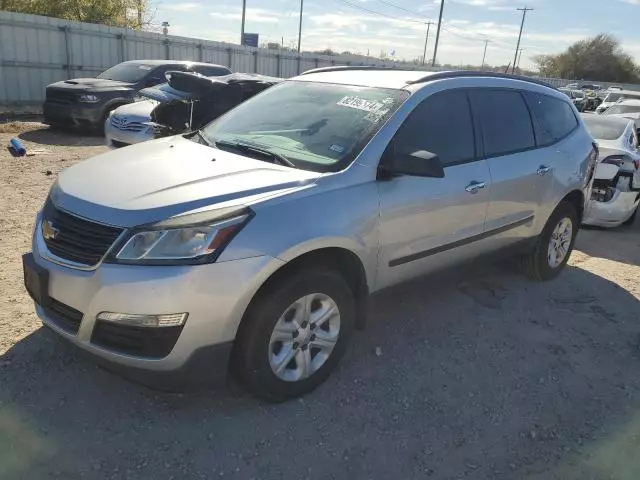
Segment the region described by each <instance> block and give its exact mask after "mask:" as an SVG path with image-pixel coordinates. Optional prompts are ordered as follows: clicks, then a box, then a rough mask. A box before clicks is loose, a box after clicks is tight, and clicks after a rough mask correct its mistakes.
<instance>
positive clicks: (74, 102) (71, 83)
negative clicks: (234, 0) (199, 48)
mask: <svg viewBox="0 0 640 480" xmlns="http://www.w3.org/2000/svg"><path fill="white" fill-rule="evenodd" d="M170 70H178V71H183V72H196V73H200V74H202V75H206V76H208V77H211V76H219V75H228V74H230V73H231V70H229V69H228V68H227V67H223V66H221V65H214V64H210V63H197V62H185V61H177V60H175V61H174V60H133V61H129V62H123V63H119V64H117V65H115V66H113V67H111V68H109V69H107V70H105V71H104V72H102V73H101V74H100V75H98V76H97V77H96V78H74V79H71V80H64V81H62V82H56V83H52V84H51V85H48V86H47V89H46V95H47V96H46V100H45V102H44V105H43V113H44V123H46V124H49V125H52V126H61V127H84V128H92V129H102V126H103V125H104V120H105V118H106V117H107V115H108V114H109V112H110V111H111V110H113V109H114V108H117V107H119V106H121V105H124V104H126V103H130V102H132V101H133V98H134V96H135V94H136V92H137V91H138V90H140V89H142V88H146V87H152V86H154V85H157V84H159V83H164V82H166V79H165V76H164V75H165V73H166V72H168V71H170Z"/></svg>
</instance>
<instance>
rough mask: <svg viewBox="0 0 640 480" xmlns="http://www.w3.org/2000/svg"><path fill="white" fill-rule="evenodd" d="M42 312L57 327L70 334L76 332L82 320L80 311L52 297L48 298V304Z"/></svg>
mask: <svg viewBox="0 0 640 480" xmlns="http://www.w3.org/2000/svg"><path fill="white" fill-rule="evenodd" d="M44 313H45V314H46V316H47V318H48V319H49V320H50V321H51V322H52V323H54V324H55V325H56V326H57V327H58V328H60V329H62V330H64V331H65V332H67V333H70V334H72V335H75V334H76V333H78V330H79V329H80V323H81V322H82V312H79V311H78V310H76V309H75V308H71V307H70V306H69V305H65V304H64V303H62V302H59V301H58V300H56V299H54V298H50V299H49V304H48V306H47V307H46V308H45V309H44Z"/></svg>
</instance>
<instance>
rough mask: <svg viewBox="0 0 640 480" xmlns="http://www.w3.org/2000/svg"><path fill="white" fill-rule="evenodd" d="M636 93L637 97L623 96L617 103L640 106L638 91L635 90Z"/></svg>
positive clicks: (639, 93)
mask: <svg viewBox="0 0 640 480" xmlns="http://www.w3.org/2000/svg"><path fill="white" fill-rule="evenodd" d="M636 95H638V98H623V99H622V100H619V101H618V102H617V105H632V106H634V107H640V92H636ZM623 97H624V95H623Z"/></svg>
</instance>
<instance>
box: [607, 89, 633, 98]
mask: <svg viewBox="0 0 640 480" xmlns="http://www.w3.org/2000/svg"><path fill="white" fill-rule="evenodd" d="M611 93H620V94H622V96H623V97H624V96H625V95H635V96H636V97H638V98H640V92H639V91H637V90H613V91H612V92H611Z"/></svg>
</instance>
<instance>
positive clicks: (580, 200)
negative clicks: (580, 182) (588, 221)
mask: <svg viewBox="0 0 640 480" xmlns="http://www.w3.org/2000/svg"><path fill="white" fill-rule="evenodd" d="M562 202H567V203H569V204H571V205H573V207H574V208H575V209H576V213H577V214H578V225H580V224H581V223H582V219H583V218H584V208H585V198H584V193H583V192H582V191H581V190H572V191H571V192H569V193H567V194H566V195H565V196H564V197H563V198H562V200H560V202H558V205H559V204H560V203H562ZM556 208H557V205H556Z"/></svg>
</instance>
